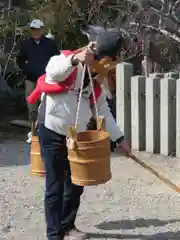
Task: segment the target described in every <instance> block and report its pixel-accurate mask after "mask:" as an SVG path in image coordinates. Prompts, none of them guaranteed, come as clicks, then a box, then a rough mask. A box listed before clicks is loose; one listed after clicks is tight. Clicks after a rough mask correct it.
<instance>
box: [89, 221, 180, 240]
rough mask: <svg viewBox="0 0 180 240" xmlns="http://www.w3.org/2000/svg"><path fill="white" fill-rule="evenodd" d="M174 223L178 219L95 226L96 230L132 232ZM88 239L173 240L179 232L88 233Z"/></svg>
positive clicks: (108, 223)
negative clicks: (147, 233)
mask: <svg viewBox="0 0 180 240" xmlns="http://www.w3.org/2000/svg"><path fill="white" fill-rule="evenodd" d="M175 222H180V219H170V220H167V221H166V220H159V219H143V218H140V219H136V220H120V221H110V222H102V223H100V224H98V225H96V228H98V229H101V230H108V231H109V230H132V229H135V228H144V227H150V226H153V227H161V226H164V225H167V224H172V223H175ZM88 238H94V239H113V238H114V239H141V240H143V239H151V240H152V239H153V240H155V239H157V240H161V239H162V240H169V239H171V240H173V239H180V232H171V231H168V232H163V233H157V234H153V235H143V234H137V235H136V234H113V233H112V234H111V233H88Z"/></svg>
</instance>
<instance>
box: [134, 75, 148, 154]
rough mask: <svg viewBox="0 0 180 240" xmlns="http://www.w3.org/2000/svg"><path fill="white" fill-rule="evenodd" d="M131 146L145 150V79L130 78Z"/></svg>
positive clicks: (141, 77) (142, 77) (138, 77)
mask: <svg viewBox="0 0 180 240" xmlns="http://www.w3.org/2000/svg"><path fill="white" fill-rule="evenodd" d="M131 126H132V129H131V131H132V132H131V138H132V140H131V146H132V149H134V150H138V151H139V150H145V77H144V76H134V77H132V78H131Z"/></svg>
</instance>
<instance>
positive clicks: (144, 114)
mask: <svg viewBox="0 0 180 240" xmlns="http://www.w3.org/2000/svg"><path fill="white" fill-rule="evenodd" d="M132 69H133V66H132V65H131V64H129V63H121V64H118V65H117V68H116V76H117V77H116V120H117V124H118V125H119V126H120V128H121V129H122V130H123V131H124V134H125V138H126V139H127V140H128V141H129V143H130V144H131V146H132V149H134V150H138V151H141V150H142V151H144V150H145V151H147V152H150V153H160V154H162V155H165V156H168V155H169V154H172V153H174V152H176V156H177V157H180V77H179V74H178V73H173V72H170V73H166V74H160V73H153V74H150V75H149V77H148V78H145V77H144V76H132Z"/></svg>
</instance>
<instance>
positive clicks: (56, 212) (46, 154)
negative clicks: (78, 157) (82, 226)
mask: <svg viewBox="0 0 180 240" xmlns="http://www.w3.org/2000/svg"><path fill="white" fill-rule="evenodd" d="M38 136H39V142H40V147H41V153H42V156H43V161H44V163H45V169H46V186H45V201H44V202H45V218H46V224H47V236H48V239H49V240H57V239H58V235H61V234H63V233H64V232H67V231H69V230H71V229H72V228H74V223H75V218H76V215H77V211H78V208H79V205H80V197H81V194H82V193H83V187H80V186H77V185H74V184H72V182H71V173H70V167H69V161H68V159H67V147H66V137H65V136H63V135H59V134H57V133H55V132H53V131H51V130H49V129H47V128H46V127H45V126H44V125H43V124H40V125H38Z"/></svg>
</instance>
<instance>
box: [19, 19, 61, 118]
mask: <svg viewBox="0 0 180 240" xmlns="http://www.w3.org/2000/svg"><path fill="white" fill-rule="evenodd" d="M30 28H31V37H30V38H29V39H26V40H24V41H23V42H22V44H21V46H20V51H19V54H18V57H17V64H18V66H19V68H20V69H21V70H22V71H23V73H24V75H25V76H26V82H25V91H26V96H29V95H30V93H31V92H32V91H33V90H34V88H35V86H36V81H37V79H38V78H39V77H40V76H41V75H42V74H44V73H45V68H46V65H47V63H48V62H49V60H50V58H51V57H52V56H54V55H59V53H60V51H59V50H58V47H57V45H56V43H55V41H54V40H52V39H49V38H47V37H45V36H44V24H43V22H42V21H41V20H39V19H35V20H33V21H32V22H31V24H30ZM37 111H38V105H37V104H36V105H31V104H28V112H29V119H30V121H34V120H35V118H36V113H37Z"/></svg>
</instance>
